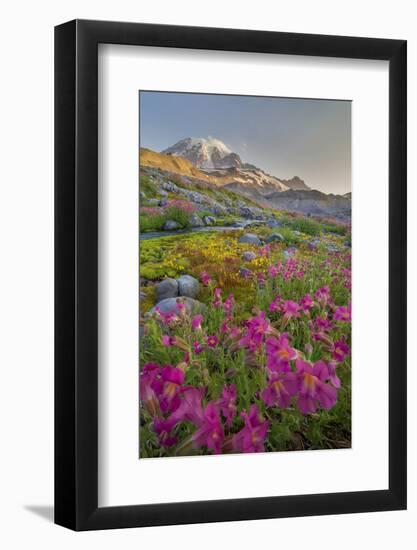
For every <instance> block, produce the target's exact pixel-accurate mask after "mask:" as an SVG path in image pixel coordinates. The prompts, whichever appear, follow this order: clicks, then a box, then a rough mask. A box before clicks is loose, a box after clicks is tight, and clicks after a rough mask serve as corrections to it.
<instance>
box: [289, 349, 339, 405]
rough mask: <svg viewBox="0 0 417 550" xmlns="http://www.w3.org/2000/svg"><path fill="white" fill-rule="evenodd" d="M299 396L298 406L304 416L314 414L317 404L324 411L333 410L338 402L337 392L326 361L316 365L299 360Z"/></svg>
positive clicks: (297, 364)
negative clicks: (329, 381) (330, 381)
mask: <svg viewBox="0 0 417 550" xmlns="http://www.w3.org/2000/svg"><path fill="white" fill-rule="evenodd" d="M296 366H297V375H298V383H299V395H298V400H297V404H298V407H299V409H300V411H301V412H302V413H303V414H308V413H314V412H316V410H317V404H318V403H320V405H321V407H323V409H331V408H332V407H334V406H335V404H336V402H337V390H336V388H334V387H333V386H332V385H330V384H326V381H327V380H329V378H330V377H329V370H328V367H327V365H326V364H325V363H324V361H318V362H317V363H315V364H314V365H312V364H311V363H309V362H307V361H303V360H301V359H299V360H297V363H296Z"/></svg>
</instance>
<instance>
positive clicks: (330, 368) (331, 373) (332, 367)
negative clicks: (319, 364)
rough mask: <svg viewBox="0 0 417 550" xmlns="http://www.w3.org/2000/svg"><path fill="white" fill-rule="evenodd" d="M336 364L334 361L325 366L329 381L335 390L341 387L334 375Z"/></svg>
mask: <svg viewBox="0 0 417 550" xmlns="http://www.w3.org/2000/svg"><path fill="white" fill-rule="evenodd" d="M337 367H338V364H337V363H336V361H329V362H328V364H327V370H328V371H329V380H330V382H331V383H332V384H333V386H334V387H335V388H340V386H341V385H342V383H341V381H340V378H339V377H338V376H337V374H336V368H337Z"/></svg>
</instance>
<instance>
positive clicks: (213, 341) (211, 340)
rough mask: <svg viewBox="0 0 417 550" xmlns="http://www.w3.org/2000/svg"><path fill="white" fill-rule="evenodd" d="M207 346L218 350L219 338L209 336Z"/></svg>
mask: <svg viewBox="0 0 417 550" xmlns="http://www.w3.org/2000/svg"><path fill="white" fill-rule="evenodd" d="M207 345H208V346H209V347H210V348H217V346H218V345H219V339H218V338H217V336H216V335H213V336H207Z"/></svg>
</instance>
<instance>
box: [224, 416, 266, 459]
mask: <svg viewBox="0 0 417 550" xmlns="http://www.w3.org/2000/svg"><path fill="white" fill-rule="evenodd" d="M241 416H242V418H243V419H244V420H245V427H244V428H242V429H241V430H240V432H238V433H237V434H236V435H235V436H234V437H233V448H234V450H235V451H238V452H241V453H262V452H265V439H266V436H267V434H268V430H269V422H268V421H267V420H265V421H264V420H263V418H262V416H261V414H260V411H259V407H258V405H251V408H250V411H249V415H248V414H247V413H246V412H245V411H243V412H242V413H241Z"/></svg>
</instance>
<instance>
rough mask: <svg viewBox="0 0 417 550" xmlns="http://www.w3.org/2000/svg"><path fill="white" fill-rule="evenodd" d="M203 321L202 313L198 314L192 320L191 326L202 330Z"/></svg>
mask: <svg viewBox="0 0 417 550" xmlns="http://www.w3.org/2000/svg"><path fill="white" fill-rule="evenodd" d="M202 321H203V316H202V315H196V316H195V317H193V320H192V321H191V326H192V328H193V329H194V330H201V323H202Z"/></svg>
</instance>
